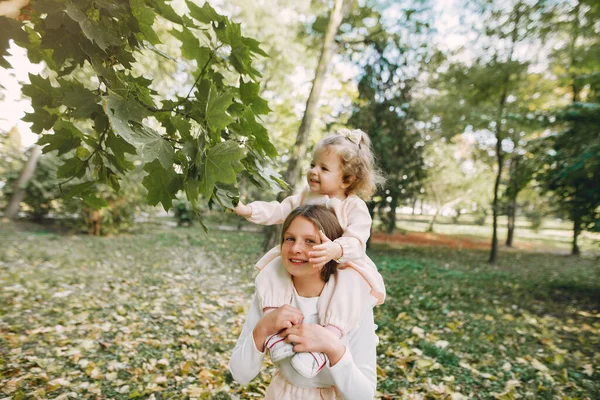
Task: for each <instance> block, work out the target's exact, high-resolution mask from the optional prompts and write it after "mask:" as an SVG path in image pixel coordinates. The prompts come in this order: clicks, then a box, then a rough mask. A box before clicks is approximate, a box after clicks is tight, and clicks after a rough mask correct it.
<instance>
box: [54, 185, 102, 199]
mask: <svg viewBox="0 0 600 400" xmlns="http://www.w3.org/2000/svg"><path fill="white" fill-rule="evenodd" d="M95 184H96V182H83V183H78V184H77V185H73V186H70V187H69V188H68V190H67V191H66V193H65V194H64V195H63V196H62V197H63V198H64V199H70V198H72V197H75V196H77V195H80V194H82V193H84V192H87V191H89V190H91V189H93V188H94V185H95Z"/></svg>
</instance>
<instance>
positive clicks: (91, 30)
mask: <svg viewBox="0 0 600 400" xmlns="http://www.w3.org/2000/svg"><path fill="white" fill-rule="evenodd" d="M65 11H66V13H67V15H68V16H69V17H70V18H71V19H72V20H73V21H75V22H77V23H78V24H79V26H80V28H81V31H82V32H83V34H84V35H85V37H86V38H88V39H89V40H90V41H91V42H94V43H96V44H97V45H98V47H100V48H101V49H102V50H103V51H106V49H107V48H108V47H109V46H119V45H120V44H121V40H120V39H119V38H118V37H116V36H113V35H112V34H111V32H110V30H108V29H104V28H103V27H102V26H100V25H99V24H98V23H96V22H95V21H92V20H90V19H88V17H87V16H86V15H85V14H84V13H83V12H82V11H81V10H80V9H78V8H77V7H76V6H75V5H74V4H73V3H71V2H68V3H67V8H66V10H65Z"/></svg>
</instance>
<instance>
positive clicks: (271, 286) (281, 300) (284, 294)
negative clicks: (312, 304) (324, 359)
mask: <svg viewBox="0 0 600 400" xmlns="http://www.w3.org/2000/svg"><path fill="white" fill-rule="evenodd" d="M255 283H256V293H257V294H258V297H259V299H260V302H261V307H262V310H263V313H264V314H268V313H270V312H272V311H274V310H276V309H277V308H279V307H281V306H283V305H284V304H289V303H290V302H291V300H292V294H293V283H292V279H291V277H290V275H289V274H288V273H287V271H286V269H285V267H284V266H283V263H282V261H281V257H277V258H276V259H274V260H273V261H272V262H270V263H269V264H268V265H267V266H265V267H264V268H263V269H262V270H261V271H260V272H259V274H258V276H257V277H256V280H255ZM278 333H279V332H277V333H275V334H273V335H271V336H269V337H268V338H267V339H266V340H265V347H266V348H267V349H269V354H270V355H271V361H273V362H277V361H280V360H283V359H285V358H288V357H291V356H293V355H294V350H293V346H292V345H291V344H289V343H286V342H285V340H284V338H283V337H281V336H279V334H278Z"/></svg>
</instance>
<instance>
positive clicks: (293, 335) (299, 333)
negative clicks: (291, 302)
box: [279, 324, 346, 366]
mask: <svg viewBox="0 0 600 400" xmlns="http://www.w3.org/2000/svg"><path fill="white" fill-rule="evenodd" d="M279 335H280V336H284V337H285V341H286V342H287V343H293V344H294V351H295V352H302V351H313V352H322V353H325V354H327V356H328V357H329V361H330V363H331V365H332V366H333V365H335V364H336V363H337V362H338V360H339V359H340V358H342V356H343V355H344V353H345V351H346V348H345V347H344V345H343V344H342V342H341V341H340V339H339V338H338V337H336V336H335V335H334V334H333V333H332V332H331V331H329V330H327V329H326V328H324V327H322V326H321V325H316V324H300V325H294V326H292V327H290V328H287V329H286V330H284V331H283V332H281V333H280V334H279Z"/></svg>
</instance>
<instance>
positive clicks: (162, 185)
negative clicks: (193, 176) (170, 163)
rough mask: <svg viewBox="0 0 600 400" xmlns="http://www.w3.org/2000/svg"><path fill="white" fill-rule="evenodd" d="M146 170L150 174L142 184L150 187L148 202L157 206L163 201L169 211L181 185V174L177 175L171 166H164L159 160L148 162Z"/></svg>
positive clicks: (147, 187)
mask: <svg viewBox="0 0 600 400" xmlns="http://www.w3.org/2000/svg"><path fill="white" fill-rule="evenodd" d="M144 171H146V172H148V175H146V176H145V177H144V179H143V180H142V184H143V185H144V187H145V188H146V189H148V196H147V199H148V204H150V205H153V206H155V205H157V204H158V203H161V204H162V206H163V207H164V208H165V210H166V211H168V210H169V208H171V206H172V203H173V199H175V195H176V194H177V191H178V190H179V188H180V187H181V183H182V178H181V176H180V175H177V174H176V173H175V171H173V169H171V168H169V169H165V168H163V166H162V165H161V163H160V161H158V160H154V161H152V162H151V163H148V164H146V165H145V166H144Z"/></svg>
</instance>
